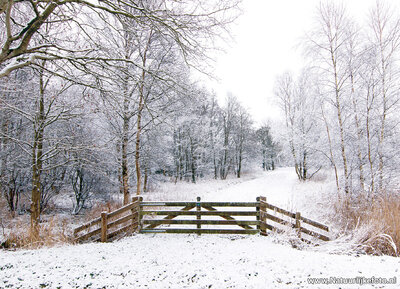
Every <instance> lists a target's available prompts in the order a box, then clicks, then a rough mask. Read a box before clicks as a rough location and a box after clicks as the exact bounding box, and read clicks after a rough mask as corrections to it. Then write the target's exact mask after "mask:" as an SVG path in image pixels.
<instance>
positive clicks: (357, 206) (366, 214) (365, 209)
mask: <svg viewBox="0 0 400 289" xmlns="http://www.w3.org/2000/svg"><path fill="white" fill-rule="evenodd" d="M335 213H336V215H335V219H336V220H339V222H340V224H339V225H340V226H341V228H342V233H345V234H349V233H350V234H352V235H354V238H355V239H356V243H358V246H359V249H362V250H363V251H364V252H365V253H367V254H371V255H390V256H395V257H398V256H399V255H400V196H399V195H397V194H383V195H380V196H375V197H370V198H366V197H363V196H360V195H357V196H356V197H349V196H345V197H342V198H339V199H338V200H337V203H336V204H335Z"/></svg>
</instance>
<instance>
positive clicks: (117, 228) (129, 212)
mask: <svg viewBox="0 0 400 289" xmlns="http://www.w3.org/2000/svg"><path fill="white" fill-rule="evenodd" d="M141 199H142V198H141V197H134V198H132V203H130V204H128V205H125V206H123V207H121V208H119V209H117V210H115V211H113V212H102V213H101V216H100V217H99V218H96V219H94V220H92V221H90V222H89V223H86V224H84V225H82V226H79V227H78V228H76V229H75V230H74V237H75V240H76V241H78V242H82V241H86V240H93V241H101V242H107V241H109V240H112V239H113V238H115V237H117V236H119V235H121V234H122V233H125V234H126V233H132V232H135V231H137V229H138V227H139V216H140V215H139V209H140V205H139V204H140V202H141ZM112 229H113V230H112Z"/></svg>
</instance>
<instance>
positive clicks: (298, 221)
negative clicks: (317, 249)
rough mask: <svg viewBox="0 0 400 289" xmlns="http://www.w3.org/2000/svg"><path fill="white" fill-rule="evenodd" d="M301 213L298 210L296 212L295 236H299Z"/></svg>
mask: <svg viewBox="0 0 400 289" xmlns="http://www.w3.org/2000/svg"><path fill="white" fill-rule="evenodd" d="M300 219H301V215H300V212H297V213H296V225H295V226H296V230H297V236H298V237H299V238H301V223H300Z"/></svg>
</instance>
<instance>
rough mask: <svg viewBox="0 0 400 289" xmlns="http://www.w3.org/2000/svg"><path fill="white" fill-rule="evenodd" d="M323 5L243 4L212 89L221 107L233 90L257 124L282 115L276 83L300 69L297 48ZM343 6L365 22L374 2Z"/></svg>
mask: <svg viewBox="0 0 400 289" xmlns="http://www.w3.org/2000/svg"><path fill="white" fill-rule="evenodd" d="M337 2H338V3H342V1H337ZM386 2H389V3H395V2H398V1H396V0H391V1H390V0H387V1H386ZM319 3H320V0H301V1H299V0H279V1H265V0H243V8H244V11H243V15H242V16H241V18H239V19H238V21H237V25H235V26H234V27H233V31H232V32H233V34H234V36H235V43H232V44H231V45H230V47H228V48H226V49H225V50H226V53H225V54H223V55H220V56H219V57H218V59H217V64H216V65H217V66H216V74H217V77H218V78H219V79H220V82H219V83H216V82H214V83H213V84H212V86H213V88H214V90H216V92H217V94H218V96H219V98H220V99H221V103H223V100H224V99H225V98H226V94H227V91H230V92H232V93H233V94H234V95H236V96H237V97H238V99H239V100H240V101H241V102H242V104H243V105H244V106H245V107H247V108H248V109H249V110H250V113H251V114H252V115H253V118H254V120H255V121H256V122H257V123H260V122H262V121H263V120H264V119H268V118H276V117H277V116H279V111H278V110H277V109H276V108H274V107H273V99H272V98H273V85H274V82H275V78H276V76H277V75H278V74H280V73H283V72H285V71H287V70H292V71H297V70H299V69H300V68H301V66H302V64H303V62H302V58H303V57H302V51H301V48H298V44H299V42H300V39H301V38H302V37H303V36H304V34H305V33H306V32H307V31H308V30H310V28H311V27H312V26H313V23H314V22H315V18H316V10H317V7H318V5H319ZM344 3H345V6H346V7H347V10H348V12H349V14H350V15H354V17H355V18H356V19H357V21H358V22H364V23H365V19H366V18H367V15H368V11H369V9H370V8H371V7H373V6H374V4H375V0H348V1H345V2H344ZM397 8H399V7H398V6H397Z"/></svg>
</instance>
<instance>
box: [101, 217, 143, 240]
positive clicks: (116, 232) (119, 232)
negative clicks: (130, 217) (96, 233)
mask: <svg viewBox="0 0 400 289" xmlns="http://www.w3.org/2000/svg"><path fill="white" fill-rule="evenodd" d="M138 225H139V221H138V222H135V223H131V224H129V225H126V226H124V227H122V228H120V229H118V230H115V231H113V232H111V233H110V234H108V237H109V238H110V239H111V238H114V237H115V236H118V235H119V234H121V233H125V232H127V231H129V230H132V232H134V231H135V229H136V228H137V227H138Z"/></svg>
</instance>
